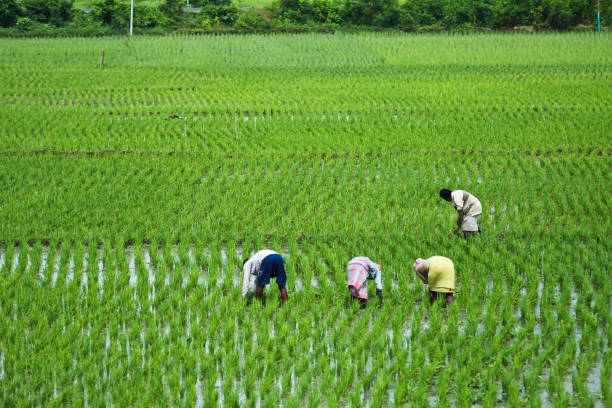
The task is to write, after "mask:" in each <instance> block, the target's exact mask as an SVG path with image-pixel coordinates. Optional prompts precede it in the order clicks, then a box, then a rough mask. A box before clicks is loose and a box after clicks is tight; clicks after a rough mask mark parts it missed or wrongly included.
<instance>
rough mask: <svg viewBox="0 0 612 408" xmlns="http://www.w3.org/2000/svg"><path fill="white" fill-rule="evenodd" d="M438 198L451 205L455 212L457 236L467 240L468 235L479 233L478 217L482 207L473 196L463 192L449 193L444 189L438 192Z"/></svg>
mask: <svg viewBox="0 0 612 408" xmlns="http://www.w3.org/2000/svg"><path fill="white" fill-rule="evenodd" d="M440 197H442V198H443V199H444V200H446V201H450V202H451V203H452V204H453V207H454V208H455V210H457V213H458V218H457V235H459V236H461V232H463V237H464V238H467V237H468V235H469V234H471V233H474V232H480V228H479V227H478V216H479V215H480V214H482V205H481V204H480V200H478V199H477V198H476V197H475V196H474V195H472V194H470V193H468V192H467V191H464V190H455V191H450V190H448V189H446V188H444V189H442V190H440Z"/></svg>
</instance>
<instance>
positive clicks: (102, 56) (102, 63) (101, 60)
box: [100, 51, 104, 67]
mask: <svg viewBox="0 0 612 408" xmlns="http://www.w3.org/2000/svg"><path fill="white" fill-rule="evenodd" d="M102 66H104V51H102V54H100V67H102Z"/></svg>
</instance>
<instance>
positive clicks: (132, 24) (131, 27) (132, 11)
mask: <svg viewBox="0 0 612 408" xmlns="http://www.w3.org/2000/svg"><path fill="white" fill-rule="evenodd" d="M597 2H598V3H599V0H597ZM133 28H134V0H131V1H130V37H131V36H132V31H133Z"/></svg>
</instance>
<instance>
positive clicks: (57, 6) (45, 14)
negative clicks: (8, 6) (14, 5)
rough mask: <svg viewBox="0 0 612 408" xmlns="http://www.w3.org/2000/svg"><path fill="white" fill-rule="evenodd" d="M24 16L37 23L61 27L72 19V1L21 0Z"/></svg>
mask: <svg viewBox="0 0 612 408" xmlns="http://www.w3.org/2000/svg"><path fill="white" fill-rule="evenodd" d="M22 5H23V8H24V15H25V16H26V17H29V18H30V19H32V20H34V21H37V22H39V23H46V24H52V25H55V26H61V25H63V24H64V23H66V22H67V21H70V20H71V18H72V0H23V1H22Z"/></svg>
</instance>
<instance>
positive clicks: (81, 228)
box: [0, 33, 612, 407]
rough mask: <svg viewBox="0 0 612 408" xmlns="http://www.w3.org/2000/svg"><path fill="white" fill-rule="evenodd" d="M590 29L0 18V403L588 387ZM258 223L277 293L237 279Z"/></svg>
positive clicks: (602, 206)
mask: <svg viewBox="0 0 612 408" xmlns="http://www.w3.org/2000/svg"><path fill="white" fill-rule="evenodd" d="M610 39H611V37H610V35H608V34H606V33H602V35H600V36H597V38H595V37H593V36H591V35H589V34H586V33H563V34H538V35H535V36H534V35H506V34H478V35H469V36H450V37H448V36H446V37H445V36H439V35H419V36H414V35H407V34H388V33H367V34H341V35H338V34H335V35H333V36H330V35H320V34H306V35H277V34H275V35H270V36H258V35H255V36H246V37H245V36H236V37H231V36H226V37H215V38H212V37H211V38H204V37H196V36H175V37H166V38H160V37H139V38H135V39H134V41H133V42H132V43H131V44H130V47H125V44H124V42H123V41H122V40H121V39H119V38H103V39H85V38H82V39H76V38H73V39H55V40H51V39H32V40H28V41H15V40H10V39H2V40H0V43H1V45H0V78H2V79H4V80H3V81H0V95H2V97H1V98H0V134H2V138H0V139H1V140H0V167H1V168H2V172H1V173H2V174H0V203H1V204H0V207H1V208H2V210H3V211H2V217H0V218H1V219H0V276H2V278H3V279H1V280H0V291H1V292H2V294H3V296H2V297H0V312H1V313H0V332H1V333H3V335H2V336H1V338H0V401H1V403H2V405H6V406H13V405H28V406H38V405H41V406H46V405H87V406H102V405H104V406H110V405H120V406H124V405H125V406H128V405H137V406H141V405H142V406H150V405H155V404H157V405H164V406H169V405H175V406H193V405H195V406H277V405H282V406H288V407H290V406H295V407H298V406H322V405H325V406H360V407H361V406H365V405H369V406H381V405H388V406H391V405H394V406H406V405H414V406H430V405H438V406H447V405H457V406H467V405H473V404H482V405H483V406H498V405H507V406H521V405H534V406H539V405H545V404H547V403H550V404H551V405H555V406H568V405H572V404H573V405H579V406H590V405H599V404H602V405H604V406H608V405H610V399H611V398H610V395H611V390H610V387H609V386H607V387H606V384H610V373H611V372H612V369H611V363H610V362H611V361H612V359H611V358H610V352H609V348H610V344H609V343H610V341H609V339H610V338H611V337H612V335H611V330H612V324H611V320H610V319H611V317H610V316H611V314H610V313H609V310H610V307H609V306H610V305H609V299H610V296H611V295H612V285H611V284H610V281H609V279H608V271H609V261H608V259H609V255H608V253H609V252H610V249H609V243H608V241H609V239H608V235H609V229H610V225H609V220H608V219H606V218H605V217H602V216H601V214H607V213H608V212H609V208H610V204H611V201H610V198H609V196H608V195H607V194H600V193H599V192H601V191H607V188H608V186H609V184H610V183H609V174H610V160H609V156H610V146H609V135H608V133H609V131H608V129H609V128H610V117H609V115H608V112H609V109H610V106H611V102H612V100H611V98H610V94H609V92H605V91H604V90H605V89H607V86H608V84H609V81H610V72H609V69H608V67H609V66H610V62H611V61H610V54H609V52H606V51H607V50H608V49H609V48H610ZM432 49H435V50H438V51H437V52H435V53H432V52H431V50H432ZM102 50H104V51H105V55H106V56H107V58H106V59H107V61H108V63H107V64H106V65H105V67H104V69H99V67H98V66H97V63H96V60H97V59H98V58H99V52H100V51H102ZM177 50H182V51H183V52H181V53H179V52H178V51H177ZM66 55H68V57H69V58H66ZM228 55H229V56H230V57H228ZM136 71H137V72H138V75H134V72H136ZM15 78H17V79H15ZM174 115H178V116H180V117H181V118H182V119H174V118H173V116H174ZM442 185H444V186H455V185H456V186H457V187H461V188H466V189H468V190H469V191H474V192H475V193H476V194H477V195H478V196H479V198H481V200H482V202H483V204H485V203H486V205H485V211H484V212H483V215H482V217H481V219H480V220H479V224H480V222H482V227H483V231H484V233H483V234H482V235H481V236H480V237H475V239H474V240H471V241H470V242H463V241H459V240H456V239H452V238H454V237H449V236H448V233H449V232H450V228H451V227H452V219H451V218H447V216H448V215H449V214H448V212H447V211H444V210H443V207H442V203H440V202H439V200H438V199H437V197H436V194H437V190H439V188H440V187H442ZM265 247H269V248H274V249H276V250H278V251H279V252H282V254H283V257H284V258H285V259H286V269H287V273H288V288H289V289H290V293H289V295H290V299H289V301H288V302H287V303H286V304H285V305H283V306H282V307H281V308H280V309H279V302H278V299H277V297H276V294H275V291H274V290H266V292H265V300H264V303H263V304H260V303H258V302H254V303H252V304H250V305H248V306H247V305H245V303H244V302H242V299H240V296H239V293H238V292H239V288H238V287H237V282H238V281H239V280H240V278H239V277H240V274H241V266H242V260H243V259H244V258H245V257H247V256H249V255H251V254H253V253H254V252H255V251H257V250H259V249H261V248H265ZM422 253H432V254H433V253H444V254H445V255H448V256H449V257H450V258H451V259H453V262H454V263H455V265H456V268H457V293H456V295H457V296H456V299H457V300H456V302H455V303H453V304H452V305H450V306H447V307H442V305H441V304H438V303H436V304H434V305H433V306H431V307H430V306H429V305H428V302H424V301H423V299H424V296H427V292H426V289H423V285H422V284H421V283H420V282H417V281H416V280H415V279H414V275H413V272H412V271H411V270H409V269H410V268H406V266H405V265H406V264H408V263H409V262H408V261H410V260H412V259H414V258H416V257H418V256H419V255H420V254H422ZM362 254H364V255H368V256H372V257H373V258H375V259H380V263H381V265H383V285H384V294H385V301H384V305H383V307H382V308H381V309H376V308H373V307H369V306H368V308H367V309H366V310H365V311H361V310H359V306H358V305H356V304H353V303H350V302H349V300H350V299H349V295H348V292H347V287H346V275H345V268H346V262H347V260H348V259H351V258H352V257H353V256H357V255H362ZM24 373H29V375H27V376H26V375H24ZM593 378H599V382H598V381H595V380H593ZM126 379H127V380H126Z"/></svg>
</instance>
